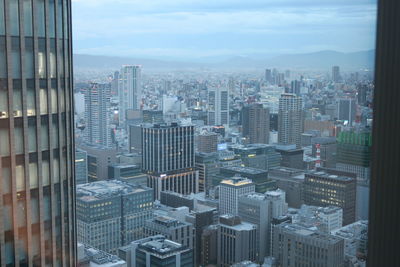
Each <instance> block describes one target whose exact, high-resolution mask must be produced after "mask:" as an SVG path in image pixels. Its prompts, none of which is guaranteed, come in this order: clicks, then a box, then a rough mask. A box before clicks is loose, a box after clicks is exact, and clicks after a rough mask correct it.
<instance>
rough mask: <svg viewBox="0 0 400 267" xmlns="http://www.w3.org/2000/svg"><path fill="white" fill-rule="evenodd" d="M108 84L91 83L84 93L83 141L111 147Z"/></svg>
mask: <svg viewBox="0 0 400 267" xmlns="http://www.w3.org/2000/svg"><path fill="white" fill-rule="evenodd" d="M110 97H111V86H110V84H98V83H92V84H90V86H89V88H87V89H86V91H85V121H86V127H85V130H84V131H85V141H86V142H87V143H88V144H91V145H99V146H103V147H111V146H112V142H111V127H110V126H111V125H110V114H109V112H110Z"/></svg>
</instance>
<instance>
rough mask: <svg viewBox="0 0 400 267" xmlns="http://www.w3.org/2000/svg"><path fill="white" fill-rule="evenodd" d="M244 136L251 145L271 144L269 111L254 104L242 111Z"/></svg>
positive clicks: (260, 105)
mask: <svg viewBox="0 0 400 267" xmlns="http://www.w3.org/2000/svg"><path fill="white" fill-rule="evenodd" d="M242 126H243V136H244V137H247V138H248V139H249V143H250V144H268V143H269V109H268V108H264V107H263V105H262V104H252V105H249V106H245V107H243V109H242Z"/></svg>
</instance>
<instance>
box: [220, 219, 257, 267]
mask: <svg viewBox="0 0 400 267" xmlns="http://www.w3.org/2000/svg"><path fill="white" fill-rule="evenodd" d="M217 239H218V257H217V263H218V266H221V267H228V266H231V265H232V264H234V263H237V262H241V261H244V260H250V261H254V260H256V257H257V225H255V224H251V223H247V222H242V221H241V220H240V217H237V216H236V217H235V216H231V215H223V216H221V217H220V222H219V224H218V234H217Z"/></svg>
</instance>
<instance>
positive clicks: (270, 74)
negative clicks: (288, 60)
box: [265, 69, 272, 83]
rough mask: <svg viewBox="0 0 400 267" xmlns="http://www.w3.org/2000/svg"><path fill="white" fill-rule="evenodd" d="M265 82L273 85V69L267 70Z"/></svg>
mask: <svg viewBox="0 0 400 267" xmlns="http://www.w3.org/2000/svg"><path fill="white" fill-rule="evenodd" d="M265 81H266V82H268V83H272V72H271V69H266V70H265Z"/></svg>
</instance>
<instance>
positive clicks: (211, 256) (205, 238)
mask: <svg viewBox="0 0 400 267" xmlns="http://www.w3.org/2000/svg"><path fill="white" fill-rule="evenodd" d="M200 253H201V256H200V257H201V259H200V264H201V265H202V266H209V265H211V266H216V265H217V259H218V225H210V226H208V227H206V228H204V230H203V233H202V234H201V251H200Z"/></svg>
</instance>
